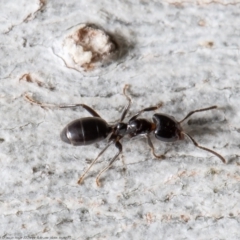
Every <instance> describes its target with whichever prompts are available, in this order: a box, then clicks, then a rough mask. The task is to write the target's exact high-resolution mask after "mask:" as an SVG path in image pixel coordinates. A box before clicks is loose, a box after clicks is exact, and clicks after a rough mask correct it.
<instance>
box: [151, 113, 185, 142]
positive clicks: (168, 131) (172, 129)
mask: <svg viewBox="0 0 240 240" xmlns="http://www.w3.org/2000/svg"><path fill="white" fill-rule="evenodd" d="M153 122H154V123H155V125H156V128H155V130H154V134H155V137H156V138H157V139H158V140H160V141H163V142H176V141H178V140H182V139H183V138H184V135H183V131H182V127H181V126H180V124H179V123H178V122H177V121H176V120H175V118H173V117H171V116H168V115H165V114H158V113H157V114H154V115H153Z"/></svg>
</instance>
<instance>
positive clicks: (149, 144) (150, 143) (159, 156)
mask: <svg viewBox="0 0 240 240" xmlns="http://www.w3.org/2000/svg"><path fill="white" fill-rule="evenodd" d="M145 137H146V138H147V143H148V146H149V147H150V148H151V151H152V155H153V156H154V157H155V158H159V159H163V158H164V157H165V156H164V155H157V154H156V153H155V149H154V146H153V143H152V140H151V138H150V136H149V135H145Z"/></svg>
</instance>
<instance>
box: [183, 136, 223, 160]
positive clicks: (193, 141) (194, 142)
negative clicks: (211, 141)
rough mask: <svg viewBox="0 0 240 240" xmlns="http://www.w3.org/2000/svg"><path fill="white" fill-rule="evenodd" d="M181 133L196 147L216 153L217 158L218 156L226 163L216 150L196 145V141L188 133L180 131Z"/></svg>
mask: <svg viewBox="0 0 240 240" xmlns="http://www.w3.org/2000/svg"><path fill="white" fill-rule="evenodd" d="M182 133H183V134H184V135H185V136H187V137H188V138H189V139H190V140H191V141H192V143H193V144H194V145H195V146H196V147H198V148H201V149H203V150H205V151H208V152H210V153H212V154H214V155H216V156H217V157H218V158H220V159H221V160H222V162H223V163H226V159H225V158H224V157H223V156H221V155H220V154H218V153H217V152H215V151H213V150H211V149H209V148H206V147H202V146H200V145H198V143H197V142H196V141H195V140H194V139H193V138H192V137H191V136H190V135H189V134H187V133H185V132H182Z"/></svg>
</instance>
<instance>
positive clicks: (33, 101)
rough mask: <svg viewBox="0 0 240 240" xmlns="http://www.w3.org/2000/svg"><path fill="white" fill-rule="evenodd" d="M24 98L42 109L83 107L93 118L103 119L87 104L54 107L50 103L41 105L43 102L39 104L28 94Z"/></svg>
mask: <svg viewBox="0 0 240 240" xmlns="http://www.w3.org/2000/svg"><path fill="white" fill-rule="evenodd" d="M24 98H25V99H26V100H27V101H28V102H30V103H33V104H36V105H38V106H40V107H42V108H74V107H83V108H84V109H85V110H87V111H88V112H89V113H90V114H91V115H92V116H94V117H99V118H101V117H100V115H99V114H98V113H97V112H96V111H95V110H93V109H92V108H91V107H89V106H88V105H86V104H82V103H79V104H70V105H54V104H49V103H41V102H38V101H36V100H34V99H33V98H31V97H30V96H28V95H27V94H25V96H24Z"/></svg>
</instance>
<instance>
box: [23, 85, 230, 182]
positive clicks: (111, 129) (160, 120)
mask: <svg viewBox="0 0 240 240" xmlns="http://www.w3.org/2000/svg"><path fill="white" fill-rule="evenodd" d="M127 88H128V85H125V86H124V89H123V94H124V96H125V97H126V98H127V100H128V104H127V105H126V106H125V108H124V109H123V112H122V115H121V117H120V120H119V121H118V122H117V123H116V124H114V125H110V124H109V123H107V122H106V121H105V120H104V119H103V118H101V117H100V115H99V114H98V113H97V112H96V111H95V110H93V109H92V108H91V107H89V106H87V105H85V104H73V105H50V104H43V103H40V102H37V101H35V100H33V99H31V98H30V97H29V96H27V95H26V96H25V98H26V100H28V101H30V102H31V103H35V104H37V105H40V106H41V107H58V108H69V107H78V106H81V107H83V108H84V109H86V110H87V111H88V112H89V113H90V114H91V115H92V117H85V118H79V119H76V120H74V121H72V122H70V123H69V124H68V125H67V126H66V127H65V128H64V129H63V130H62V132H61V134H60V137H61V139H62V141H64V142H66V143H69V144H72V145H74V146H83V145H89V144H92V143H96V142H99V141H101V140H103V139H107V141H108V144H107V146H106V147H105V148H104V149H103V150H102V151H101V152H100V153H99V154H98V156H97V157H96V158H95V160H94V161H93V162H92V163H91V164H90V166H89V167H88V168H87V170H85V172H84V173H83V174H82V176H81V177H80V178H79V180H78V184H81V183H82V181H83V179H84V177H85V175H86V174H87V173H88V171H89V170H90V169H91V167H92V166H93V165H94V164H95V163H96V161H97V160H98V159H99V157H100V156H101V155H102V154H103V153H104V152H105V151H106V150H107V148H108V147H109V146H110V145H111V144H115V147H116V148H117V149H118V153H117V154H116V155H115V156H114V157H113V158H112V159H111V161H110V163H109V164H108V166H107V167H105V168H104V169H103V170H101V171H100V172H99V174H98V175H97V177H96V183H97V185H98V186H99V178H100V176H101V175H102V173H104V172H105V171H107V170H108V169H109V168H110V167H111V166H112V164H113V163H114V161H115V160H116V159H117V158H118V156H119V155H120V153H121V152H122V144H121V143H120V140H121V139H122V138H123V137H124V136H125V135H128V136H130V137H131V138H132V137H136V136H144V137H146V138H147V143H148V146H149V147H150V148H151V150H152V154H153V155H154V157H156V158H163V157H164V155H157V154H156V153H155V150H154V146H153V144H152V141H151V138H150V133H152V132H154V135H155V137H156V138H157V139H158V140H160V141H163V142H176V141H178V140H183V139H184V136H186V137H188V138H189V139H190V140H191V141H192V143H193V144H194V145H195V146H196V147H198V148H201V149H203V150H205V151H208V152H210V153H212V154H214V155H216V156H217V157H218V158H220V159H221V160H222V162H223V163H226V160H225V159H224V158H223V157H222V156H221V155H220V154H218V153H217V152H215V151H213V150H211V149H208V148H206V147H202V146H200V145H199V144H198V143H197V142H196V141H195V140H194V139H193V138H192V137H191V136H190V135H189V134H188V133H186V132H184V131H183V129H182V127H181V123H182V122H183V121H185V120H186V119H187V118H189V117H190V116H191V115H192V114H194V113H196V112H203V111H208V110H211V109H215V108H217V106H212V107H208V108H202V109H198V110H195V111H191V112H189V113H188V114H187V115H186V117H185V118H183V119H182V120H181V121H179V122H178V121H176V120H175V118H174V117H172V116H169V115H166V114H161V113H156V114H154V115H153V117H152V118H153V122H151V121H149V120H147V119H145V118H138V117H139V115H140V114H141V113H143V112H149V111H154V110H157V109H158V108H160V107H161V106H162V104H158V105H156V106H152V107H148V108H144V109H142V110H141V111H139V112H137V113H136V114H135V115H133V116H132V117H131V118H130V120H129V121H128V122H127V123H125V122H123V120H124V119H125V117H126V114H127V113H128V111H129V108H130V106H131V98H130V97H129V96H128V95H127V94H126V89H127Z"/></svg>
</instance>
